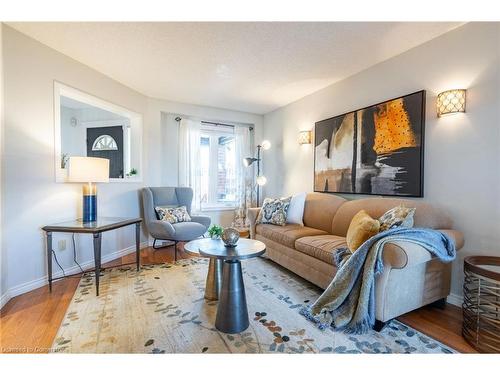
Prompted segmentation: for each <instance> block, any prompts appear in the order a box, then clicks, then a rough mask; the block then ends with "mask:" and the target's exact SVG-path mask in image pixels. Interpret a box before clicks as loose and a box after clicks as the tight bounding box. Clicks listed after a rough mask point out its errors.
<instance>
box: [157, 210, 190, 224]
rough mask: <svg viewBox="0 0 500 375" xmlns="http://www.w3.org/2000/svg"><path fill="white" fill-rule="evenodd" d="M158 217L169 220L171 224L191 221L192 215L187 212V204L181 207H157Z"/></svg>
mask: <svg viewBox="0 0 500 375" xmlns="http://www.w3.org/2000/svg"><path fill="white" fill-rule="evenodd" d="M155 211H156V213H157V214H158V218H159V219H160V220H162V221H168V222H169V223H170V224H176V223H185V222H188V221H191V216H189V213H188V212H187V208H186V206H180V207H159V206H158V207H155Z"/></svg>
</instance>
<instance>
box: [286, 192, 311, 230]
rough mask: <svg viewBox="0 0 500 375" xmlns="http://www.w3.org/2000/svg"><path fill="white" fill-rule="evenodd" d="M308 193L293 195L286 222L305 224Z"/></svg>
mask: <svg viewBox="0 0 500 375" xmlns="http://www.w3.org/2000/svg"><path fill="white" fill-rule="evenodd" d="M306 195H307V193H305V192H304V193H299V194H295V195H294V196H292V200H291V201H290V206H289V207H288V212H287V214H286V222H287V223H288V224H300V225H302V226H303V225H304V221H303V217H304V205H305V203H306Z"/></svg>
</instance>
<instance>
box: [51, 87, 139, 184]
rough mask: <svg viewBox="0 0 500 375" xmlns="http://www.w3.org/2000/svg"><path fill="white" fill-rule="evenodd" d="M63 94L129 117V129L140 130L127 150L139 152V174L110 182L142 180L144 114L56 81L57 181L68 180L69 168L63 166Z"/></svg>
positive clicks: (110, 180) (55, 144) (55, 140)
mask: <svg viewBox="0 0 500 375" xmlns="http://www.w3.org/2000/svg"><path fill="white" fill-rule="evenodd" d="M61 96H66V97H68V98H71V99H74V100H77V101H79V102H82V103H85V104H89V105H91V106H94V107H97V108H101V109H104V110H106V111H109V112H113V113H116V114H118V115H120V116H122V117H126V118H128V119H129V121H130V124H129V125H130V129H129V131H130V132H131V131H132V129H137V130H138V131H136V133H137V134H138V139H137V140H136V142H131V137H130V136H129V137H128V142H129V145H128V150H125V152H127V153H128V152H129V153H132V152H137V153H139V165H138V166H137V167H135V168H137V169H138V174H137V175H136V176H133V177H124V178H110V179H109V182H142V132H143V128H142V115H141V114H139V113H137V112H133V111H131V110H129V109H127V108H124V107H120V106H118V105H116V104H113V103H110V102H108V101H106V100H103V99H100V98H98V97H96V96H94V95H90V94H87V93H85V92H83V91H81V90H78V89H75V88H73V87H71V86H68V85H65V84H63V83H61V82H57V81H54V167H55V179H56V182H61V183H64V182H68V170H67V169H64V168H61ZM132 143H136V144H137V145H138V147H137V149H134V150H132V149H131V148H132Z"/></svg>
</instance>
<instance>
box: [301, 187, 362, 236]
mask: <svg viewBox="0 0 500 375" xmlns="http://www.w3.org/2000/svg"><path fill="white" fill-rule="evenodd" d="M344 202H346V200H345V199H344V198H342V197H339V196H338V195H333V194H324V193H309V194H307V197H306V203H305V205H304V225H305V226H307V227H311V228H316V229H320V230H324V231H325V232H327V233H331V230H332V221H333V217H334V216H335V213H336V212H337V210H338V208H339V207H340V206H341V205H342V204H343V203H344ZM358 211H359V210H358Z"/></svg>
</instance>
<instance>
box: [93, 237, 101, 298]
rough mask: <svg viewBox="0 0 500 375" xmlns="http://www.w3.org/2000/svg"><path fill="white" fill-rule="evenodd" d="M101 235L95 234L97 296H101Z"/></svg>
mask: <svg viewBox="0 0 500 375" xmlns="http://www.w3.org/2000/svg"><path fill="white" fill-rule="evenodd" d="M101 236H102V234H101V233H94V264H95V295H96V296H99V276H100V274H101Z"/></svg>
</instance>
